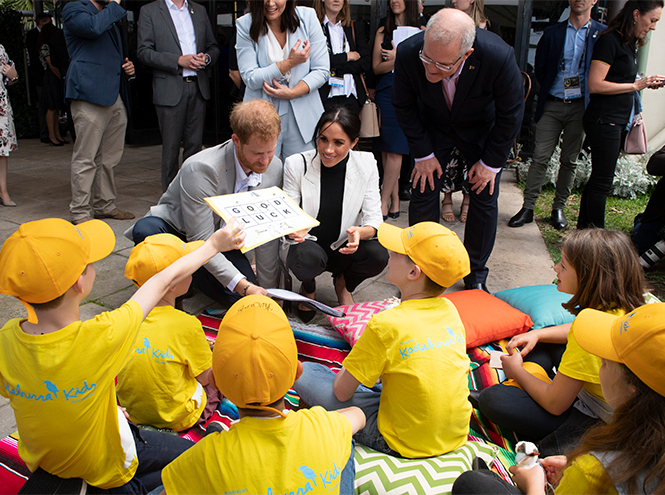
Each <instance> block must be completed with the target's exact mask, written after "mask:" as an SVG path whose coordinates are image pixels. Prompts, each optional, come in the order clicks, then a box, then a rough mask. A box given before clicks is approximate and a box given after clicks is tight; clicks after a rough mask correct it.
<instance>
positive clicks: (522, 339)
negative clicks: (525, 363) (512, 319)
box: [506, 332, 538, 356]
mask: <svg viewBox="0 0 665 495" xmlns="http://www.w3.org/2000/svg"><path fill="white" fill-rule="evenodd" d="M537 343H538V335H537V334H536V333H534V332H526V333H523V334H521V335H515V336H514V337H513V338H512V339H510V342H508V345H507V346H506V350H507V351H508V354H512V353H513V351H514V350H515V349H516V348H519V350H520V353H522V356H526V355H527V354H529V352H531V349H533V348H534V346H535V345H536V344H537Z"/></svg>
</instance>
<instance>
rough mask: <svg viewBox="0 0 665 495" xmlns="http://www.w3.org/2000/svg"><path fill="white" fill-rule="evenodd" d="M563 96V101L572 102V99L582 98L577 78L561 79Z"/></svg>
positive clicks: (578, 78)
mask: <svg viewBox="0 0 665 495" xmlns="http://www.w3.org/2000/svg"><path fill="white" fill-rule="evenodd" d="M563 95H564V99H565V100H572V99H573V98H581V97H582V89H581V88H580V77H579V76H575V77H565V78H564V79H563Z"/></svg>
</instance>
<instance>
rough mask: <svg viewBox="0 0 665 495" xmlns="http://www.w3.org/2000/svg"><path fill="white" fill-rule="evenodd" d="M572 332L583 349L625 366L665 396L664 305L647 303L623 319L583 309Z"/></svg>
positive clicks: (574, 322) (575, 321)
mask: <svg viewBox="0 0 665 495" xmlns="http://www.w3.org/2000/svg"><path fill="white" fill-rule="evenodd" d="M572 330H573V334H574V335H575V340H576V341H577V343H578V344H579V345H580V347H582V349H584V350H585V351H587V352H590V353H591V354H594V355H596V356H599V357H601V358H603V359H609V360H610V361H616V362H618V363H623V364H625V365H626V366H627V367H628V368H629V369H630V371H632V372H633V373H635V375H636V376H637V377H638V378H639V379H640V380H642V381H643V382H644V383H646V384H647V385H648V386H649V388H651V389H652V390H654V391H656V392H658V393H659V394H660V395H662V396H665V353H663V347H664V346H665V303H657V304H646V305H644V306H640V307H639V308H637V309H636V310H635V311H631V312H630V313H628V314H626V315H624V316H615V315H611V314H608V313H605V312H603V311H598V310H595V309H584V310H582V311H581V312H580V314H579V315H577V318H575V320H574V321H573V326H572Z"/></svg>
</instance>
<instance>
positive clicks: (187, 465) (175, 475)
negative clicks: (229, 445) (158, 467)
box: [162, 438, 214, 495]
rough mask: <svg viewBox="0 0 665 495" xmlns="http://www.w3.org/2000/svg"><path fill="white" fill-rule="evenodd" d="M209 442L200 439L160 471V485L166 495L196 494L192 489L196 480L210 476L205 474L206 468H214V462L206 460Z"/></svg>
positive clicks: (206, 439) (208, 439) (205, 439)
mask: <svg viewBox="0 0 665 495" xmlns="http://www.w3.org/2000/svg"><path fill="white" fill-rule="evenodd" d="M210 440H211V438H203V439H201V440H200V441H199V442H198V443H197V444H196V445H193V446H192V447H191V448H189V449H187V450H186V451H185V452H183V453H182V454H180V455H179V456H178V457H176V458H175V460H173V461H172V462H171V463H170V464H168V465H167V466H166V467H165V468H164V469H162V484H163V485H164V491H166V493H167V494H168V495H177V494H179V493H196V492H194V491H192V489H193V487H194V486H196V485H197V480H201V479H205V478H206V477H207V476H209V475H210V473H206V472H205V467H206V466H214V460H212V459H206V457H207V453H209V451H208V449H207V446H208V442H209V441H210ZM211 454H212V453H211Z"/></svg>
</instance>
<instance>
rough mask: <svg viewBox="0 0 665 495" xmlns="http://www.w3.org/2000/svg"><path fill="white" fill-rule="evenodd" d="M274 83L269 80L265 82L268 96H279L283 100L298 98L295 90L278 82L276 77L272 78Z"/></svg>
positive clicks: (264, 88) (264, 87) (264, 89)
mask: <svg viewBox="0 0 665 495" xmlns="http://www.w3.org/2000/svg"><path fill="white" fill-rule="evenodd" d="M272 84H273V85H272V86H271V85H270V84H268V83H267V82H264V83H263V91H265V93H266V94H267V95H268V96H272V97H273V98H279V99H281V100H292V99H293V98H296V95H295V94H294V92H293V90H292V89H291V88H289V87H288V86H284V85H283V84H280V83H278V82H277V81H276V80H275V79H273V80H272Z"/></svg>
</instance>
